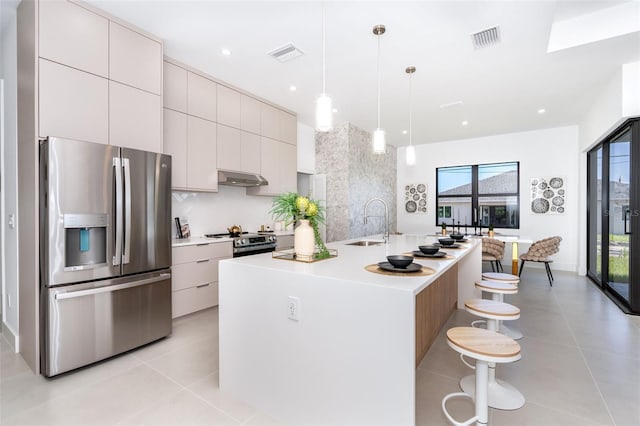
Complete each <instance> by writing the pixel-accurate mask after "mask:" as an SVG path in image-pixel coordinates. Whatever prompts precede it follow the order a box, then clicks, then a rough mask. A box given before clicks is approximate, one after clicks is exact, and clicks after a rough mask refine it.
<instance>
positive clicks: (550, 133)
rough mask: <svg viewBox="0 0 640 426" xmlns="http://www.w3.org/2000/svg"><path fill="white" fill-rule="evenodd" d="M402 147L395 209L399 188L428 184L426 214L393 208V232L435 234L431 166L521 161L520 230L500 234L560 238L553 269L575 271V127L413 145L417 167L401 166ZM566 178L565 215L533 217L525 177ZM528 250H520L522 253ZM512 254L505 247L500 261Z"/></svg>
mask: <svg viewBox="0 0 640 426" xmlns="http://www.w3.org/2000/svg"><path fill="white" fill-rule="evenodd" d="M405 151H406V149H405V148H400V149H398V182H397V185H398V197H397V202H398V205H399V206H400V205H403V200H404V199H403V197H404V185H406V184H408V183H426V184H427V191H428V195H427V197H428V198H427V200H428V201H427V209H428V210H427V214H420V215H418V214H415V213H413V214H409V213H406V212H405V211H404V210H402V209H398V219H397V220H398V231H399V232H405V233H425V232H433V231H435V230H436V219H435V205H436V187H435V184H436V168H437V167H446V166H456V165H467V164H482V163H499V162H508V161H520V229H518V230H512V229H509V230H503V231H500V230H498V232H502V233H503V234H517V235H521V236H526V237H530V238H532V239H533V240H534V241H535V240H538V239H541V238H544V237H550V236H553V235H560V236H561V237H562V238H563V241H562V244H561V248H560V253H558V255H556V256H555V258H554V259H555V262H554V269H558V270H568V271H576V270H577V265H578V256H577V253H578V251H579V250H583V249H581V248H579V247H578V242H577V236H578V220H577V219H578V215H579V209H578V199H579V198H578V159H579V155H578V152H579V150H578V127H577V126H568V127H558V128H552V129H544V130H536V131H530V132H522V133H510V134H504V135H495V136H488V137H483V138H474V139H465V140H457V141H447V142H440V143H431V144H424V145H418V146H416V165H415V166H411V167H410V166H407V165H406V164H405V157H406V153H405ZM549 175H558V176H566V177H567V183H566V185H567V199H566V203H567V204H566V208H567V213H566V214H563V215H534V214H532V213H531V212H530V207H529V206H530V195H529V191H527V190H526V188H527V187H528V185H529V179H530V178H532V177H537V176H549ZM526 249H527V246H523V247H521V250H520V251H521V252H522V251H525V250H526ZM510 256H511V248H510V247H507V253H506V254H505V259H509V258H510Z"/></svg>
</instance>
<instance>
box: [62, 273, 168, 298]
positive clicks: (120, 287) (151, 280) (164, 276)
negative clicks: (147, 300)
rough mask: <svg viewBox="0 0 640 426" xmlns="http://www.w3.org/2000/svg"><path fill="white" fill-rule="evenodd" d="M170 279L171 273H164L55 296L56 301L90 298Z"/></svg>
mask: <svg viewBox="0 0 640 426" xmlns="http://www.w3.org/2000/svg"><path fill="white" fill-rule="evenodd" d="M170 277H171V274H170V273H163V274H160V275H158V276H157V277H152V278H145V279H143V280H139V281H134V282H130V283H124V284H116V285H110V286H105V287H98V288H90V289H87V290H78V291H70V292H68V293H58V294H56V295H55V298H56V300H63V299H73V298H75V297H82V296H90V295H94V294H100V293H108V292H112V291H116V290H123V289H125V288H132V287H138V286H141V285H146V284H151V283H155V282H158V281H164V280H166V279H168V278H170Z"/></svg>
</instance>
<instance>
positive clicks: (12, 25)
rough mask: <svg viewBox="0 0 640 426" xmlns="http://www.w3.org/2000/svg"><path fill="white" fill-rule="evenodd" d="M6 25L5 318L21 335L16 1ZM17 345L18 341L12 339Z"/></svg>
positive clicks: (2, 69) (6, 8) (6, 13)
mask: <svg viewBox="0 0 640 426" xmlns="http://www.w3.org/2000/svg"><path fill="white" fill-rule="evenodd" d="M2 3H3V5H2V15H3V16H2V23H3V25H2V28H1V34H0V46H1V47H0V52H2V53H1V55H2V56H1V57H0V78H2V79H3V80H4V108H3V114H4V129H3V133H4V134H3V136H4V141H3V143H4V164H3V165H2V168H3V176H2V179H3V182H4V192H3V194H2V195H3V196H4V216H3V226H4V228H3V230H2V236H3V237H4V239H5V241H4V244H5V245H4V259H2V260H1V261H2V262H3V269H4V272H5V275H4V281H3V283H2V286H3V288H2V295H3V300H2V321H3V322H4V325H5V326H6V327H7V328H8V329H9V330H10V331H11V333H13V335H14V336H18V331H19V330H18V235H17V229H16V228H10V227H9V226H8V218H9V215H14V217H17V210H18V196H17V184H18V172H17V161H18V157H17V126H18V123H17V115H16V111H17V56H16V39H17V35H16V34H17V33H16V26H17V25H16V9H15V7H16V5H17V3H14V4H10V2H4V1H3V2H2ZM12 343H13V344H14V347H15V348H16V349H17V347H18V345H17V342H12Z"/></svg>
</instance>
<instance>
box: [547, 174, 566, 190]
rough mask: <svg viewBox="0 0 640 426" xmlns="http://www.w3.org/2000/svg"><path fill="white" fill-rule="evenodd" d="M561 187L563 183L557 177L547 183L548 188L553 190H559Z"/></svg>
mask: <svg viewBox="0 0 640 426" xmlns="http://www.w3.org/2000/svg"><path fill="white" fill-rule="evenodd" d="M562 185H564V181H563V180H562V178H559V177H554V178H551V180H550V181H549V186H550V187H552V188H554V189H558V188H561V187H562Z"/></svg>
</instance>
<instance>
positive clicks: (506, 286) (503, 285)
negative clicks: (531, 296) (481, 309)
mask: <svg viewBox="0 0 640 426" xmlns="http://www.w3.org/2000/svg"><path fill="white" fill-rule="evenodd" d="M476 288H478V289H480V290H482V291H486V292H487V293H494V294H496V293H497V294H516V293H517V292H518V286H517V285H515V284H511V283H507V282H504V281H489V280H482V281H476Z"/></svg>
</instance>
